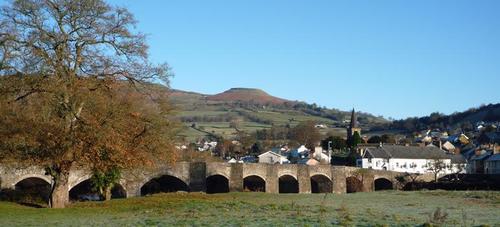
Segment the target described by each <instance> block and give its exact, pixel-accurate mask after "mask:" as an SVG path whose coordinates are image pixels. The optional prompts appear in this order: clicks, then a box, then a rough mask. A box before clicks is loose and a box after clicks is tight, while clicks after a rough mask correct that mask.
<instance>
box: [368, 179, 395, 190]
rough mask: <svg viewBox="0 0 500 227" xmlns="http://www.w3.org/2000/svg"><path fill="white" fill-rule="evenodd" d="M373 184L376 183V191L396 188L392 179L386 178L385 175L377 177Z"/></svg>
mask: <svg viewBox="0 0 500 227" xmlns="http://www.w3.org/2000/svg"><path fill="white" fill-rule="evenodd" d="M373 184H374V189H375V191H381V190H393V189H394V185H393V183H392V181H390V180H389V179H387V178H384V177H380V178H377V179H375V181H374V182H373Z"/></svg>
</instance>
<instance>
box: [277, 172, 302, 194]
mask: <svg viewBox="0 0 500 227" xmlns="http://www.w3.org/2000/svg"><path fill="white" fill-rule="evenodd" d="M279 193H285V194H286V193H299V182H298V181H297V179H295V177H293V176H290V175H284V176H281V177H280V178H279Z"/></svg>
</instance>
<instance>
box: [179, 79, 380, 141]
mask: <svg viewBox="0 0 500 227" xmlns="http://www.w3.org/2000/svg"><path fill="white" fill-rule="evenodd" d="M170 99H171V101H172V102H173V103H174V105H175V106H176V107H177V109H178V111H179V113H178V118H179V119H180V120H181V121H182V122H184V123H185V125H186V130H185V131H184V133H183V136H184V137H185V138H186V140H190V141H192V140H196V139H198V138H201V137H204V136H207V135H208V134H216V135H221V136H225V137H232V136H234V135H235V134H236V130H235V129H233V128H231V127H229V123H230V122H231V121H233V122H234V121H237V122H238V123H239V125H240V128H239V129H240V130H242V131H247V132H253V131H255V130H258V129H265V128H271V127H272V126H273V125H275V126H291V127H293V126H295V125H297V124H299V123H300V122H303V121H314V122H317V123H318V124H325V125H327V126H329V128H328V129H323V130H322V131H323V133H326V132H328V131H332V130H333V131H337V132H338V133H339V135H343V134H344V133H345V128H344V127H345V123H346V122H348V121H349V120H350V112H349V111H340V110H336V109H327V108H322V107H319V106H317V105H316V104H307V103H304V102H298V101H290V100H286V99H283V98H278V97H274V96H272V95H269V94H268V93H266V92H265V91H262V90H259V89H250V88H232V89H229V90H227V91H225V92H222V93H219V94H215V95H206V94H200V93H195V92H187V91H181V90H172V91H171V93H170ZM358 121H359V123H360V124H361V126H362V127H363V128H366V129H368V128H371V127H373V126H377V125H382V124H385V123H388V121H387V120H385V119H384V118H381V117H376V116H373V115H371V114H367V113H358ZM191 126H195V127H191Z"/></svg>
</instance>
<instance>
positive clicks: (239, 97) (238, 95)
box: [207, 88, 293, 105]
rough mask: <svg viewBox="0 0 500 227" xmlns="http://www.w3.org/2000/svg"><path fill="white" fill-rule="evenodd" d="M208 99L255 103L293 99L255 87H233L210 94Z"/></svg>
mask: <svg viewBox="0 0 500 227" xmlns="http://www.w3.org/2000/svg"><path fill="white" fill-rule="evenodd" d="M207 99H208V100H211V101H222V102H229V103H231V102H249V103H255V104H261V105H265V104H284V103H287V102H289V103H293V102H292V101H289V100H285V99H281V98H277V97H274V96H271V95H269V94H267V93H266V92H265V91H263V90H260V89H254V88H231V89H229V90H227V91H225V92H222V93H219V94H216V95H212V96H208V97H207Z"/></svg>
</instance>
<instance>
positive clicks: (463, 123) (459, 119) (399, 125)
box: [390, 103, 500, 132]
mask: <svg viewBox="0 0 500 227" xmlns="http://www.w3.org/2000/svg"><path fill="white" fill-rule="evenodd" d="M481 121H484V122H497V121H500V103H497V104H489V105H482V106H480V107H478V108H470V109H469V110H466V111H463V112H456V113H453V114H450V115H444V114H440V113H432V114H431V115H429V116H425V117H419V118H416V117H414V118H408V119H404V120H398V121H394V122H393V123H392V124H391V125H390V128H392V129H402V130H406V131H408V132H412V131H417V130H425V129H430V128H441V129H448V128H458V127H461V128H463V129H467V128H470V127H473V125H474V124H476V123H477V122H481Z"/></svg>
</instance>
